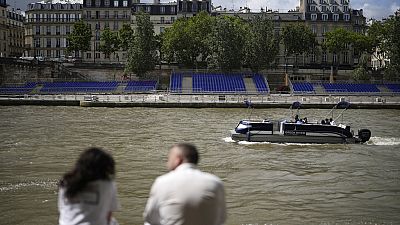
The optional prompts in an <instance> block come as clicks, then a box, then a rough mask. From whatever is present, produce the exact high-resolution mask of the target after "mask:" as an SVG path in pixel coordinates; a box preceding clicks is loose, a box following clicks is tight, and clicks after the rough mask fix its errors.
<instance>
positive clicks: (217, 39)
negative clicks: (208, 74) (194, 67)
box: [208, 16, 249, 71]
mask: <svg viewBox="0 0 400 225" xmlns="http://www.w3.org/2000/svg"><path fill="white" fill-rule="evenodd" d="M248 29H249V28H248V24H246V23H244V21H243V20H241V19H239V18H236V17H228V16H224V17H217V18H216V20H215V24H214V26H213V31H212V35H211V37H210V42H209V43H210V49H211V50H212V54H211V55H210V57H209V61H208V62H209V64H208V66H209V67H210V68H216V69H220V70H222V71H231V70H234V69H240V68H241V65H242V60H243V56H244V52H243V43H245V40H246V34H247V32H246V31H247V30H248Z"/></svg>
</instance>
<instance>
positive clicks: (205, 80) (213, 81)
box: [192, 74, 246, 93]
mask: <svg viewBox="0 0 400 225" xmlns="http://www.w3.org/2000/svg"><path fill="white" fill-rule="evenodd" d="M192 87H193V92H194V93H229V92H232V93H241V92H245V91H246V87H245V84H244V80H243V75H242V74H229V75H228V74H193V75H192Z"/></svg>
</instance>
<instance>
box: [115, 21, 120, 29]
mask: <svg viewBox="0 0 400 225" xmlns="http://www.w3.org/2000/svg"><path fill="white" fill-rule="evenodd" d="M118 29H119V25H118V21H114V30H118Z"/></svg>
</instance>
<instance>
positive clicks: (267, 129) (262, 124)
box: [231, 102, 371, 144]
mask: <svg viewBox="0 0 400 225" xmlns="http://www.w3.org/2000/svg"><path fill="white" fill-rule="evenodd" d="M246 104H247V105H248V106H249V104H248V102H246ZM349 106H350V104H349V103H348V102H339V103H338V104H337V105H336V106H334V107H333V108H332V110H331V111H330V112H329V114H331V113H332V117H333V115H334V114H333V112H334V111H335V110H336V109H343V110H342V111H341V113H339V116H338V117H337V119H339V118H340V117H342V121H343V113H344V111H345V110H347V108H349ZM300 107H301V104H300V103H299V102H294V103H293V104H292V105H291V107H290V109H291V111H292V110H293V109H296V110H297V113H296V117H295V121H294V122H291V121H286V120H281V121H269V120H261V121H252V120H250V119H249V120H242V121H240V122H239V124H238V125H237V126H236V128H235V130H232V131H231V137H232V139H233V140H234V141H249V142H270V143H316V144H341V143H346V144H347V143H348V144H353V143H364V142H367V141H368V140H369V139H370V137H371V131H370V130H368V129H361V130H359V131H358V134H357V135H354V132H353V131H352V130H351V129H350V126H348V125H344V124H342V123H340V124H338V125H336V124H335V120H333V119H331V121H325V120H323V121H321V123H318V122H317V123H309V122H308V121H307V118H305V121H303V120H300V119H299V118H298V110H299V109H300ZM292 115H293V113H292Z"/></svg>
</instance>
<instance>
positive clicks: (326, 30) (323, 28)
mask: <svg viewBox="0 0 400 225" xmlns="http://www.w3.org/2000/svg"><path fill="white" fill-rule="evenodd" d="M327 32H328V27H327V26H323V27H322V35H325V34H326V33H327Z"/></svg>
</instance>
